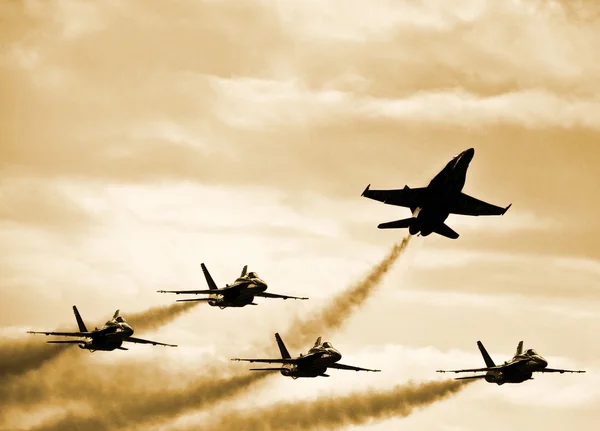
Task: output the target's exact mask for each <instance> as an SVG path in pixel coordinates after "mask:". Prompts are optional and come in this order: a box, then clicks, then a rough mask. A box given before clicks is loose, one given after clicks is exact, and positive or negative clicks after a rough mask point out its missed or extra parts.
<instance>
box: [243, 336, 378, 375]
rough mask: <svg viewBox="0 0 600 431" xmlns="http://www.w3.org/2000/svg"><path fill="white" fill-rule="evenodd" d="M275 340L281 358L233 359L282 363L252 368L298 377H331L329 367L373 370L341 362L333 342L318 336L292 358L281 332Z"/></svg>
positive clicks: (340, 356)
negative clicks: (306, 351) (312, 344)
mask: <svg viewBox="0 0 600 431" xmlns="http://www.w3.org/2000/svg"><path fill="white" fill-rule="evenodd" d="M275 340H277V345H278V346H279V351H280V352H281V359H240V358H234V359H232V361H248V362H266V363H268V364H273V363H274V364H281V366H280V367H276V368H250V370H251V371H279V372H281V374H282V375H284V376H286V377H291V378H292V379H294V380H295V379H297V378H298V377H318V376H323V377H329V375H327V374H325V371H327V368H337V369H338V370H352V371H373V372H379V371H381V370H369V369H367V368H360V367H353V366H351V365H344V364H339V363H337V361H339V360H340V359H341V358H342V354H341V353H340V352H339V351H337V350H336V349H334V348H333V346H332V345H331V343H329V342H327V341H326V342H324V343H323V344H321V337H319V338H317V341H316V342H315V345H314V346H313V347H312V348H311V349H310V350H309V351H308V353H307V354H306V355H302V354H300V356H298V357H297V358H292V357H291V356H290V354H289V352H288V350H287V348H286V347H285V344H283V340H282V339H281V337H280V336H279V334H275Z"/></svg>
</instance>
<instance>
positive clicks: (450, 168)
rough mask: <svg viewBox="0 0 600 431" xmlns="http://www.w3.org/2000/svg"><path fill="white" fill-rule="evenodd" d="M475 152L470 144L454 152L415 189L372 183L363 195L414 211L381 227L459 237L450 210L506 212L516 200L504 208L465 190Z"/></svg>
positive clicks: (424, 234)
mask: <svg viewBox="0 0 600 431" xmlns="http://www.w3.org/2000/svg"><path fill="white" fill-rule="evenodd" d="M474 154H475V150H474V149H473V148H469V149H468V150H465V151H463V152H462V153H460V154H458V155H456V156H454V158H453V159H452V160H451V161H450V162H448V164H447V165H446V167H445V168H444V169H442V171H441V172H440V173H439V174H437V175H436V176H435V177H434V178H433V179H432V180H431V182H430V183H429V185H428V186H427V187H420V188H413V189H411V188H410V187H408V186H404V188H403V189H395V190H371V189H370V187H371V184H369V185H368V186H367V188H366V189H365V190H364V191H363V192H362V195H361V196H364V197H366V198H369V199H374V200H376V201H380V202H383V203H386V204H389V205H396V206H401V207H407V208H410V210H411V211H412V217H410V218H406V219H402V220H396V221H391V222H387V223H381V224H379V225H378V226H377V227H378V228H379V229H402V228H408V231H409V232H410V234H411V235H415V234H418V233H419V232H420V233H421V235H422V236H427V235H429V234H430V233H432V232H435V233H437V234H439V235H442V236H445V237H447V238H451V239H456V238H458V236H459V235H458V233H456V232H455V231H454V230H452V229H451V228H450V227H449V226H448V225H446V224H445V223H444V221H445V220H446V219H447V218H448V216H449V215H450V214H461V215H469V216H486V215H487V216H491V215H504V213H505V212H506V211H508V209H509V208H510V206H511V205H512V204H510V205H508V206H507V207H506V208H502V207H498V206H496V205H492V204H488V203H486V202H483V201H480V200H479V199H475V198H474V197H471V196H469V195H467V194H464V193H462V189H463V186H464V185H465V180H466V177H467V169H468V168H469V163H471V160H472V159H473V155H474Z"/></svg>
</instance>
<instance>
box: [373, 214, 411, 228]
mask: <svg viewBox="0 0 600 431" xmlns="http://www.w3.org/2000/svg"><path fill="white" fill-rule="evenodd" d="M415 220H416V219H415V218H414V217H410V218H405V219H402V220H395V221H389V222H387V223H381V224H379V225H378V226H377V227H378V228H379V229H404V228H407V227H410V226H411V225H412V224H413V223H414V221H415Z"/></svg>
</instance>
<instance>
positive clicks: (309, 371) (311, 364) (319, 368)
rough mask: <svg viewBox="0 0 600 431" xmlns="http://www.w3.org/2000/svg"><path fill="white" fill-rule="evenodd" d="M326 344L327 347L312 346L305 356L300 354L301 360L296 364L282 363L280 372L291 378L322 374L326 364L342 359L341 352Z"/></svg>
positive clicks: (325, 369)
mask: <svg viewBox="0 0 600 431" xmlns="http://www.w3.org/2000/svg"><path fill="white" fill-rule="evenodd" d="M328 344H329V347H325V346H323V345H321V346H317V347H313V348H312V349H310V350H309V351H308V354H307V355H306V356H302V355H301V356H300V358H301V359H302V360H301V361H300V362H299V363H298V364H284V365H283V366H282V368H283V369H282V370H281V374H282V375H284V376H286V377H291V378H293V379H297V378H298V377H318V376H323V375H324V374H325V371H327V367H328V366H330V365H331V364H334V363H336V362H337V361H339V360H340V359H342V354H341V353H340V352H339V351H338V350H336V349H334V348H333V346H331V344H330V343H328Z"/></svg>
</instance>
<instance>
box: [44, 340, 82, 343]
mask: <svg viewBox="0 0 600 431" xmlns="http://www.w3.org/2000/svg"><path fill="white" fill-rule="evenodd" d="M46 343H50V344H85V341H82V340H56V341H46Z"/></svg>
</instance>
